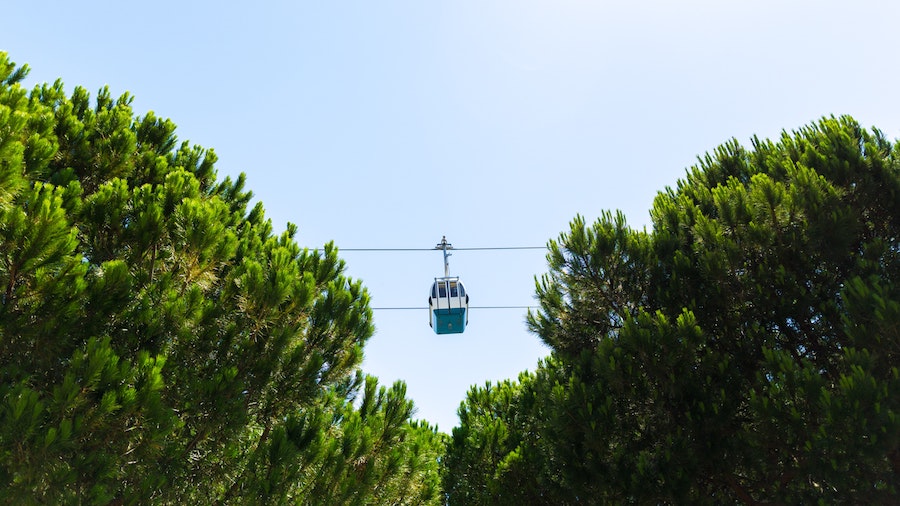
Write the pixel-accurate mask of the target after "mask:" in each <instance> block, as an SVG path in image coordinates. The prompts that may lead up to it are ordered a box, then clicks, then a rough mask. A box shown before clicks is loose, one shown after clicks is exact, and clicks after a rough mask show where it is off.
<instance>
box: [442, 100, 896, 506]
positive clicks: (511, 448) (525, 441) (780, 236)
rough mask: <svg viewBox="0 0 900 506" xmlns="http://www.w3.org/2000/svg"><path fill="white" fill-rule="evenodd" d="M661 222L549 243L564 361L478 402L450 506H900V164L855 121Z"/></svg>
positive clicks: (675, 209)
mask: <svg viewBox="0 0 900 506" xmlns="http://www.w3.org/2000/svg"><path fill="white" fill-rule="evenodd" d="M651 217H652V229H651V230H649V231H647V230H634V229H631V228H630V227H628V225H627V223H626V220H625V218H624V216H622V215H621V214H615V215H613V214H612V213H605V214H604V215H603V216H602V217H601V218H600V219H598V220H597V221H596V222H595V223H594V224H592V225H590V224H587V223H586V222H585V220H584V219H583V218H581V217H576V218H575V220H574V221H573V222H572V223H571V226H570V228H569V230H568V231H567V232H565V233H563V234H561V235H560V236H559V238H558V239H557V240H554V241H550V243H549V253H548V256H547V258H548V263H549V272H548V273H547V274H546V275H544V276H543V277H541V278H540V279H539V280H538V281H537V285H536V291H537V296H538V299H539V301H540V309H539V310H537V311H535V312H532V313H530V314H529V316H528V324H529V326H530V328H531V329H532V330H533V332H534V333H536V334H537V335H538V336H540V338H541V339H542V340H543V341H544V342H545V343H547V344H548V345H549V346H550V347H551V348H552V350H553V352H552V354H551V356H550V357H548V358H547V359H546V360H544V361H542V362H541V364H540V365H539V367H538V368H537V370H536V371H535V372H533V373H525V374H523V375H522V376H521V377H520V378H519V381H517V382H503V383H500V384H488V385H486V386H484V387H476V388H473V389H472V390H471V391H470V393H469V395H468V397H467V398H466V400H465V401H464V402H463V404H462V406H461V407H460V419H461V425H460V427H458V428H456V429H454V430H453V436H452V441H451V443H450V446H449V450H448V455H447V457H446V459H445V462H446V463H447V466H446V468H445V480H446V481H445V483H446V487H447V493H448V498H449V502H450V504H515V503H519V504H606V503H647V504H684V503H691V504H723V503H725V504H728V503H732V504H733V503H741V504H761V503H783V504H814V503H819V504H837V503H849V504H896V503H897V501H898V498H900V369H898V363H900V326H898V322H900V143H896V142H890V141H888V140H887V139H885V137H884V135H883V134H882V133H881V132H879V131H878V130H875V129H873V130H865V129H863V128H862V127H861V126H860V125H859V124H858V123H857V122H856V121H855V120H853V119H852V118H850V117H839V118H836V117H828V118H823V119H821V120H820V121H818V122H816V123H814V124H812V125H809V126H806V127H804V128H801V129H799V130H797V131H794V132H791V133H788V132H784V133H783V134H782V135H781V137H780V138H779V139H777V140H774V141H773V140H762V139H759V138H753V139H752V144H751V146H750V148H745V147H743V146H741V145H740V144H739V143H738V142H736V141H730V142H728V143H726V144H724V145H722V146H720V147H718V148H716V149H715V150H714V151H713V152H712V153H710V154H707V155H706V156H704V157H701V158H700V159H699V161H698V164H697V165H696V166H694V167H692V168H691V169H689V171H688V172H687V175H686V177H685V178H684V179H683V180H681V181H680V182H679V183H678V184H677V186H676V187H675V188H667V189H665V190H664V191H662V192H660V193H659V194H658V196H657V198H656V200H655V202H654V206H653V209H652V211H651Z"/></svg>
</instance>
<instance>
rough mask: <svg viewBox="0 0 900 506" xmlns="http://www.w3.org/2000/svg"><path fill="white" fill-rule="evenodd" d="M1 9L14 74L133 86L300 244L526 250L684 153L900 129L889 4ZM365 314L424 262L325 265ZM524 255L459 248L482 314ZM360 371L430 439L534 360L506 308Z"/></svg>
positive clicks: (629, 194) (642, 209) (394, 295)
mask: <svg viewBox="0 0 900 506" xmlns="http://www.w3.org/2000/svg"><path fill="white" fill-rule="evenodd" d="M41 5H42V7H41V8H40V9H38V8H36V7H34V6H33V5H32V4H30V3H29V2H12V3H11V5H5V6H4V7H3V9H2V11H0V12H2V18H0V19H2V23H0V50H3V51H7V52H8V53H9V54H10V58H11V59H12V60H13V61H15V62H17V63H20V64H22V63H27V64H29V66H30V67H31V68H32V72H31V74H30V77H29V79H28V81H27V85H28V86H31V85H34V84H36V83H41V82H52V81H54V80H55V79H56V78H62V80H63V81H64V82H65V83H66V89H67V91H69V92H71V89H72V88H73V87H74V86H76V85H82V86H84V87H85V88H87V89H88V90H89V91H90V92H91V93H92V96H95V95H96V91H97V89H99V88H100V87H101V86H103V85H109V87H110V90H111V92H112V94H113V95H114V96H118V95H120V94H121V93H123V92H125V91H128V92H130V93H131V94H133V95H134V96H135V100H134V103H133V106H134V110H135V112H136V114H139V115H143V114H145V113H146V112H147V111H151V110H152V111H154V112H155V113H156V114H157V115H158V116H162V117H167V118H170V119H172V121H173V122H174V123H175V124H176V125H178V131H177V133H178V136H179V139H181V140H190V141H191V142H192V143H196V144H200V145H202V146H204V147H207V148H213V149H214V150H215V151H216V153H217V154H218V156H219V158H220V159H219V162H218V164H217V168H218V171H219V176H220V177H224V176H226V175H231V176H232V177H233V176H235V175H237V174H239V173H241V172H244V173H246V174H247V178H248V188H249V189H251V190H252V191H253V192H254V194H255V196H256V198H258V199H259V200H260V201H262V202H263V204H264V206H265V208H266V211H267V216H268V217H269V218H270V219H271V220H272V222H273V224H274V226H275V228H276V230H281V229H283V228H284V225H285V223H287V222H293V223H296V224H297V225H298V227H299V233H298V236H297V242H298V243H300V244H301V245H304V246H308V247H311V248H315V247H320V246H321V245H322V244H324V243H325V242H327V241H331V240H333V241H334V242H335V243H336V244H337V245H338V246H339V247H341V248H348V249H352V248H432V247H434V245H435V244H436V243H437V242H439V241H440V240H441V237H442V236H444V235H446V237H447V239H448V241H450V242H451V243H453V245H454V246H456V247H458V248H478V247H513V246H543V245H545V244H546V243H547V241H548V240H550V239H554V238H556V237H557V236H558V235H559V234H560V233H561V232H564V231H565V230H566V229H567V228H568V225H569V222H570V221H571V220H572V219H573V218H574V217H575V216H576V214H581V215H583V216H585V217H586V219H587V220H588V222H593V221H594V220H595V219H596V218H597V217H598V216H600V215H601V213H603V212H604V211H607V210H610V211H615V210H622V211H623V212H624V213H625V215H626V216H627V218H628V220H629V223H630V224H631V225H632V226H633V227H635V228H643V227H645V226H646V227H649V226H650V220H649V210H650V208H651V206H652V202H653V197H654V196H655V194H656V193H657V192H658V191H660V190H663V189H664V188H665V187H666V186H674V185H675V184H676V183H677V181H678V179H679V178H681V177H682V176H683V175H684V172H685V170H686V169H687V168H688V167H689V166H691V165H692V164H694V162H695V161H696V158H697V156H700V155H703V154H704V153H706V152H708V151H712V150H713V149H715V147H716V146H718V145H719V144H721V143H723V142H725V141H727V140H728V139H731V138H736V139H737V140H738V141H740V142H741V143H742V144H744V145H749V139H750V137H751V136H753V135H759V136H760V137H776V136H778V135H779V134H780V132H781V131H782V130H788V131H790V130H794V129H797V128H799V127H802V126H804V125H807V124H809V123H811V122H814V121H816V120H818V119H819V118H821V117H823V116H829V115H842V114H849V115H851V116H853V117H854V118H856V119H857V120H858V121H860V122H861V123H862V124H863V125H864V126H866V127H872V126H874V127H877V128H879V129H881V130H882V131H883V132H884V133H885V134H886V135H887V137H888V138H889V139H892V140H895V139H897V138H898V137H900V93H898V89H900V86H898V85H900V70H898V66H897V63H896V56H895V55H896V51H897V49H898V48H900V29H898V28H897V22H898V20H900V4H898V3H895V2H891V1H887V0H885V1H872V0H861V1H856V2H846V1H830V0H827V1H812V0H798V1H789V0H788V1H774V0H757V1H725V0H718V1H714V0H706V1H703V0H686V1H683V2H667V1H662V0H656V1H634V2H609V1H587V0H580V1H578V0H556V1H549V0H547V1H534V0H521V1H512V0H508V1H491V0H480V1H475V0H464V1H443V2H438V1H420V2H414V1H411V0H409V1H394V0H385V1H377V2H376V1H371V2H360V1H350V2H310V1H294V2H289V1H279V2H271V1H260V2H257V3H255V4H254V5H253V7H252V8H251V7H250V6H249V4H247V3H237V2H234V3H232V2H221V1H218V2H212V1H195V2H191V1H185V0H182V1H180V2H175V1H171V0H159V1H156V2H152V3H150V2H135V3H131V2H113V1H97V0H83V1H79V2H59V1H54V0H50V1H47V2H43V3H42V4H41ZM341 256H342V258H344V259H345V260H346V262H347V265H348V272H349V274H350V275H352V276H353V277H355V278H360V279H362V280H363V282H364V284H365V285H366V286H367V287H368V289H369V291H370V293H371V296H372V306H373V307H408V306H424V305H425V304H426V297H427V291H428V289H429V287H430V285H431V282H432V280H433V278H434V277H435V276H440V275H442V273H443V263H442V258H441V255H440V253H439V252H436V251H435V252H429V251H426V252H419V251H413V252H352V251H347V252H344V253H342V254H341ZM545 270H546V262H545V259H544V253H543V252H542V251H540V250H495V251H457V252H455V253H454V254H453V256H451V257H450V271H451V274H454V275H459V276H460V277H461V278H462V279H463V281H464V282H465V283H466V287H467V289H468V291H469V292H470V295H471V299H472V304H473V305H478V306H523V305H533V304H535V300H534V277H535V276H536V275H540V274H541V273H543V272H545ZM375 325H376V328H377V331H376V334H375V336H374V337H373V338H372V339H371V340H370V341H369V343H368V345H367V347H366V360H365V363H364V365H363V368H364V370H365V371H366V372H368V373H371V374H374V375H376V376H378V377H379V379H380V380H381V382H382V383H383V384H390V383H391V382H393V381H395V380H398V379H402V380H404V381H405V382H406V383H407V387H408V394H409V396H410V397H411V398H412V399H413V400H414V401H415V403H416V406H417V407H418V412H417V418H422V419H425V420H428V421H429V422H432V423H437V424H438V425H439V427H440V429H441V430H443V431H446V432H449V431H450V429H451V428H452V427H453V426H455V425H456V424H457V418H456V414H455V413H456V409H457V407H458V406H459V403H460V402H461V401H462V400H463V399H464V397H465V394H466V391H467V390H468V389H469V387H470V386H472V385H481V384H483V383H484V382H485V381H489V380H490V381H497V380H502V379H507V378H512V379H514V378H515V377H516V376H517V374H518V373H519V372H520V371H523V370H525V369H529V370H533V369H534V368H535V366H536V365H537V361H538V359H539V358H541V357H543V356H545V355H547V354H548V353H549V351H548V349H547V348H546V347H544V346H543V345H542V344H541V343H540V340H539V339H538V338H537V336H534V335H532V334H530V333H529V332H528V331H527V329H526V327H525V323H524V311H523V310H514V309H498V310H488V309H485V310H473V311H472V313H471V316H470V323H469V327H468V329H467V330H466V332H465V333H464V334H462V335H451V336H437V335H435V334H434V333H433V332H432V331H431V330H430V329H429V327H428V323H427V313H426V311H425V310H421V311H407V310H378V311H376V312H375Z"/></svg>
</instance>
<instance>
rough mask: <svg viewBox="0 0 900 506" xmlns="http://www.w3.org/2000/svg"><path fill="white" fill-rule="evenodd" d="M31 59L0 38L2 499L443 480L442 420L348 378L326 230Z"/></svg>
mask: <svg viewBox="0 0 900 506" xmlns="http://www.w3.org/2000/svg"><path fill="white" fill-rule="evenodd" d="M26 70H27V69H25V68H24V67H22V68H19V69H17V68H16V67H15V65H13V64H12V63H11V62H9V61H8V59H7V58H6V55H5V54H0V339H2V341H3V352H2V354H0V502H4V503H16V504H28V503H98V504H105V503H137V502H140V503H145V502H150V503H253V504H257V503H267V504H269V503H306V504H424V503H429V502H432V503H434V502H437V501H439V499H440V495H439V493H438V492H439V484H438V481H437V480H438V468H437V466H438V459H439V455H440V452H441V451H442V448H443V441H442V439H441V436H440V434H438V433H437V432H436V430H435V429H433V428H431V427H429V426H428V425H427V424H423V423H413V422H411V421H410V420H411V416H412V404H411V402H410V401H408V400H407V399H406V398H405V387H404V386H403V385H402V384H397V385H394V386H393V387H392V388H390V389H384V388H381V389H379V388H377V383H376V381H375V380H374V378H367V379H365V380H363V377H362V376H361V373H360V371H359V364H360V362H361V360H362V349H363V345H364V344H365V342H366V340H367V339H368V338H369V337H370V336H371V334H372V331H373V328H372V322H371V319H372V314H371V310H370V309H369V298H368V294H367V292H366V290H365V288H364V287H363V286H362V285H361V283H360V282H359V281H357V280H353V279H350V278H348V277H347V276H345V275H344V263H343V261H342V260H340V259H339V257H338V254H337V250H336V249H335V248H334V247H333V246H331V245H327V246H326V247H325V248H324V250H322V251H308V250H304V249H301V248H300V247H298V246H297V244H296V242H295V241H294V236H295V234H296V227H295V226H293V225H290V224H289V225H288V227H287V230H286V231H285V232H283V233H282V234H281V235H275V234H274V233H273V230H272V225H271V223H270V222H268V221H267V220H265V218H264V213H263V209H262V206H261V204H257V205H256V206H255V207H253V208H252V209H249V208H248V206H249V203H250V199H251V197H252V194H251V193H250V192H249V191H246V190H245V189H244V184H245V178H244V176H243V175H241V176H239V177H238V178H237V179H236V180H232V179H230V178H226V179H224V180H222V181H217V180H216V173H215V170H214V163H215V161H216V157H215V154H214V153H213V152H212V151H210V150H205V149H203V148H200V147H198V146H191V145H189V144H188V143H187V142H184V143H182V144H181V145H178V143H177V139H176V136H175V126H174V124H173V123H172V122H170V121H169V120H164V119H161V118H158V117H156V116H155V115H154V114H153V113H148V114H146V115H145V116H144V117H135V116H134V114H133V112H132V110H131V97H130V96H129V95H127V94H125V95H122V96H121V97H119V98H118V99H113V97H112V96H111V95H110V92H109V90H107V89H103V90H100V92H99V93H98V95H97V96H96V98H95V99H94V100H93V101H92V100H91V98H90V95H89V94H88V92H87V91H86V90H84V89H82V88H75V90H74V91H73V92H72V94H71V96H67V95H66V93H65V92H64V90H63V85H62V82H61V81H57V82H56V83H54V84H53V85H46V84H45V85H40V86H37V87H36V88H34V89H33V90H32V91H31V93H30V94H29V93H26V92H25V91H24V90H22V89H21V87H20V86H19V84H18V83H19V81H21V79H22V78H23V77H24V75H25V73H26ZM360 389H363V390H364V391H363V392H362V394H361V395H362V397H361V402H360V403H359V404H354V399H355V398H356V397H357V395H359V394H360Z"/></svg>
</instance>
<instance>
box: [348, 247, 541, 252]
mask: <svg viewBox="0 0 900 506" xmlns="http://www.w3.org/2000/svg"><path fill="white" fill-rule="evenodd" d="M526 249H547V247H546V246H490V247H479V248H453V251H492V250H526ZM338 251H339V252H340V251H434V248H341V247H338Z"/></svg>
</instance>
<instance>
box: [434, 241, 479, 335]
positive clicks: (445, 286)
mask: <svg viewBox="0 0 900 506" xmlns="http://www.w3.org/2000/svg"><path fill="white" fill-rule="evenodd" d="M435 249H440V250H443V251H444V277H442V278H434V284H432V285H431V292H430V294H429V296H428V325H430V326H431V328H433V329H434V332H435V334H461V333H462V332H463V331H465V330H466V324H468V323H469V295H468V294H467V293H466V288H465V286H464V285H463V284H462V281H460V280H459V277H456V276H450V267H449V264H448V262H447V257H448V256H450V254H449V253H447V250H448V249H453V246H452V245H451V244H450V243H448V242H447V238H446V237H444V238H442V239H441V242H440V243H439V244H438V245H437V246H435Z"/></svg>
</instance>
